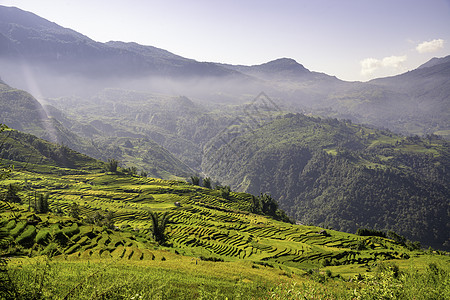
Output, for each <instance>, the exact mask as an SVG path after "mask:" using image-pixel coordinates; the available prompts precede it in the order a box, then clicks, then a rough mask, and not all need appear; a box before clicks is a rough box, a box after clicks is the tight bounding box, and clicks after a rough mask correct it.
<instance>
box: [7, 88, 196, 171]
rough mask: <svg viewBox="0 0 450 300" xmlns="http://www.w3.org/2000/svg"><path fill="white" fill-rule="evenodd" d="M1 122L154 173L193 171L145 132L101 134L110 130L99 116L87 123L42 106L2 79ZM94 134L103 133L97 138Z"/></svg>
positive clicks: (98, 157)
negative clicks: (98, 118)
mask: <svg viewBox="0 0 450 300" xmlns="http://www.w3.org/2000/svg"><path fill="white" fill-rule="evenodd" d="M49 114H50V116H49ZM53 116H55V117H57V118H58V119H60V120H62V123H64V125H63V124H62V123H61V122H59V121H58V120H57V119H56V118H55V117H53ZM0 123H3V124H6V125H8V126H9V127H11V128H13V129H17V130H21V131H25V132H27V133H30V134H33V135H36V136H38V137H40V138H43V139H45V140H47V141H50V142H54V143H58V144H60V145H64V146H66V147H69V148H71V149H75V150H77V151H79V152H82V153H84V154H87V155H90V156H93V157H95V158H97V159H101V160H103V161H107V160H108V159H110V158H114V159H116V160H119V161H120V162H121V163H122V164H123V165H126V166H128V167H132V166H133V167H136V168H137V169H138V170H141V171H145V172H147V173H148V174H150V175H152V176H155V177H163V178H171V177H173V176H179V177H188V176H189V175H191V174H192V173H194V172H193V171H192V170H191V169H190V168H189V167H188V166H187V165H185V164H184V163H182V162H181V161H180V160H178V159H177V158H175V157H174V156H173V155H172V154H171V153H169V152H168V151H167V150H165V149H164V148H163V147H161V146H160V145H158V144H157V143H156V142H154V141H153V140H151V139H150V138H148V137H147V136H146V135H142V134H141V135H139V134H135V133H130V132H127V131H126V130H125V131H123V130H122V131H121V130H118V131H117V132H114V133H113V134H109V135H108V134H107V135H106V136H105V135H102V134H100V131H102V132H108V125H107V124H104V123H102V122H101V121H98V120H97V121H93V122H91V123H90V124H86V125H84V124H82V123H79V122H76V121H73V120H70V119H69V118H67V116H65V114H64V113H62V112H61V111H59V110H58V109H57V108H55V107H52V106H49V105H45V106H42V105H41V103H39V102H38V101H37V100H36V99H35V98H34V97H33V96H31V95H30V94H29V93H27V92H25V91H22V90H18V89H14V88H12V87H10V86H8V85H7V84H5V83H0ZM95 134H99V135H100V136H101V137H100V138H98V139H95V140H94V139H93V135H95Z"/></svg>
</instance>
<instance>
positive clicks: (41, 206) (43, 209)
mask: <svg viewBox="0 0 450 300" xmlns="http://www.w3.org/2000/svg"><path fill="white" fill-rule="evenodd" d="M48 197H49V194H48V193H47V194H45V195H42V194H39V197H38V200H37V204H36V207H35V208H34V209H35V211H36V212H37V213H38V214H45V213H48V211H49V209H48Z"/></svg>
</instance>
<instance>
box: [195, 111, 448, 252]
mask: <svg viewBox="0 0 450 300" xmlns="http://www.w3.org/2000/svg"><path fill="white" fill-rule="evenodd" d="M208 146H209V147H208ZM208 146H207V147H205V155H204V157H203V162H202V169H203V171H204V173H205V174H206V175H208V176H211V177H212V178H213V179H220V180H221V182H223V183H224V184H229V185H231V186H232V187H233V188H235V189H237V190H239V191H242V192H248V193H252V194H260V193H269V194H271V195H272V196H273V197H274V198H275V199H278V200H279V203H280V206H281V208H282V209H284V210H286V212H287V213H288V214H290V215H291V216H293V217H295V218H296V219H297V220H298V221H300V222H301V223H303V224H311V223H312V224H318V225H319V224H320V226H329V227H332V228H335V229H338V230H342V231H347V232H356V230H357V229H358V228H360V227H368V228H376V229H379V230H394V231H396V232H399V233H401V234H402V235H405V236H408V237H409V238H411V239H413V240H419V241H421V242H422V243H423V244H426V245H431V246H433V247H440V248H442V247H445V248H447V249H448V247H449V243H450V241H449V236H448V222H447V220H448V218H449V216H448V209H449V203H448V197H449V195H450V190H449V184H448V178H449V174H448V170H449V167H450V166H449V162H450V145H449V143H448V142H446V141H445V140H442V139H439V137H437V136H429V137H428V138H427V139H420V138H418V137H404V136H399V135H396V134H393V133H392V132H389V131H380V130H375V129H372V128H369V127H365V126H361V125H355V124H352V123H351V122H349V121H338V120H336V119H321V118H314V117H308V116H305V115H293V114H288V115H286V116H284V117H278V118H277V119H275V120H274V121H272V122H270V123H268V124H266V125H263V126H261V127H259V128H254V129H252V130H248V131H247V133H243V134H241V135H240V136H237V137H233V136H231V137H230V138H228V136H226V135H221V136H217V137H216V139H215V140H213V141H212V142H211V143H210V144H209V145H208Z"/></svg>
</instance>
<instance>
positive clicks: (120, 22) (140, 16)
mask: <svg viewBox="0 0 450 300" xmlns="http://www.w3.org/2000/svg"><path fill="white" fill-rule="evenodd" d="M0 5H5V6H15V7H18V8H20V9H23V10H26V11H30V12H33V13H35V14H37V15H39V16H41V17H43V18H45V19H47V20H49V21H52V22H55V23H57V24H59V25H61V26H63V27H67V28H71V29H73V30H75V31H78V32H80V33H82V34H84V35H86V36H88V37H90V38H91V39H93V40H96V41H99V42H107V41H111V40H114V41H124V42H136V43H139V44H142V45H150V46H154V47H158V48H162V49H165V50H168V51H170V52H172V53H175V54H178V55H181V56H184V57H187V58H192V59H195V60H198V61H209V62H221V63H229V64H241V65H256V64H261V63H265V62H268V61H271V60H274V59H277V58H281V57H288V58H293V59H295V60H296V61H297V62H299V63H301V64H302V65H304V66H305V67H306V68H308V69H309V70H311V71H316V72H323V73H326V74H329V75H333V76H336V77H338V78H340V79H343V80H348V81H367V80H370V79H373V78H377V77H385V76H392V75H396V74H400V73H404V72H406V71H408V70H412V69H415V68H417V67H418V66H419V65H421V64H423V63H425V62H426V61H428V60H429V59H431V58H433V57H443V56H447V55H450V0H371V1H368V0H297V1H295V0H278V1H276V0H273V1H270V0H259V1H256V0H240V1H238V0H227V1H225V0H224V1H219V0H190V1H186V0H184V1H181V0H166V1H153V0H127V1H126V0H39V1H37V0H0Z"/></svg>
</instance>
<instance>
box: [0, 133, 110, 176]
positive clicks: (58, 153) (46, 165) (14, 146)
mask: <svg viewBox="0 0 450 300" xmlns="http://www.w3.org/2000/svg"><path fill="white" fill-rule="evenodd" d="M0 140H1V148H0V162H1V163H2V164H5V160H7V161H9V162H14V163H15V164H16V165H17V167H16V170H20V171H23V170H27V171H30V170H34V171H39V172H44V173H52V172H54V171H55V170H57V169H58V168H63V169H65V168H67V169H73V170H76V171H73V170H72V171H67V172H66V173H71V174H84V173H87V172H91V171H99V170H102V169H104V168H105V165H106V164H105V163H103V162H101V161H98V160H96V159H93V158H91V157H89V156H86V155H84V154H81V153H79V152H76V151H74V150H72V149H70V148H68V147H67V146H63V145H59V144H53V143H50V142H48V141H46V140H43V139H40V138H38V137H36V136H34V135H31V134H27V133H23V132H20V131H17V130H13V129H8V130H6V131H3V132H0ZM55 167H56V168H55ZM60 171H61V172H62V173H64V172H63V170H62V169H61V170H60Z"/></svg>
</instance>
